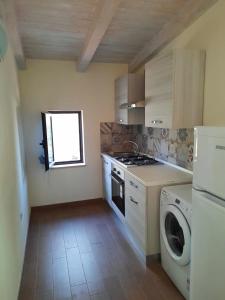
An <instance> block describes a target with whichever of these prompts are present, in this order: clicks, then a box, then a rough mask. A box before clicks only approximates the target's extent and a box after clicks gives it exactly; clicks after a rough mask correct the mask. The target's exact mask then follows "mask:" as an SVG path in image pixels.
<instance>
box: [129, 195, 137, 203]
mask: <svg viewBox="0 0 225 300" xmlns="http://www.w3.org/2000/svg"><path fill="white" fill-rule="evenodd" d="M130 201H131V202H133V203H134V204H136V205H138V202H137V201H135V200H134V198H133V197H131V196H130Z"/></svg>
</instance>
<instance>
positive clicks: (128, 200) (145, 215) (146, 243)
mask: <svg viewBox="0 0 225 300" xmlns="http://www.w3.org/2000/svg"><path fill="white" fill-rule="evenodd" d="M160 192H161V186H151V187H145V186H144V185H142V184H141V183H140V182H139V181H137V180H136V179H135V178H134V177H132V176H131V175H130V174H125V195H126V196H125V212H126V215H125V224H126V227H127V231H128V234H129V237H130V240H131V241H132V243H133V244H134V246H135V247H136V249H137V250H138V252H139V253H140V254H141V255H142V256H143V257H144V259H145V260H146V262H148V261H149V260H151V259H156V258H158V257H159V253H160V243H159V236H160V235H159V198H160Z"/></svg>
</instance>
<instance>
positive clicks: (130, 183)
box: [125, 174, 146, 195]
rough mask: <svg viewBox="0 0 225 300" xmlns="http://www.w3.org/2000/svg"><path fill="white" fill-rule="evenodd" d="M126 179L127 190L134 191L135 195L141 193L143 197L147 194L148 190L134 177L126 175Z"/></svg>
mask: <svg viewBox="0 0 225 300" xmlns="http://www.w3.org/2000/svg"><path fill="white" fill-rule="evenodd" d="M125 179H126V188H128V189H129V190H131V191H133V192H134V193H140V194H142V195H144V194H145V192H146V189H145V186H144V185H143V184H141V183H140V182H139V181H138V180H136V179H135V178H134V177H133V176H131V175H129V174H125Z"/></svg>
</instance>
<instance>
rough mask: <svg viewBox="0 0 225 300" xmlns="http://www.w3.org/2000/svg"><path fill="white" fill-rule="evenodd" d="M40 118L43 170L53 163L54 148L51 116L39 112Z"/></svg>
mask: <svg viewBox="0 0 225 300" xmlns="http://www.w3.org/2000/svg"><path fill="white" fill-rule="evenodd" d="M41 119H42V131H43V141H42V145H43V148H44V156H45V170H46V171H48V170H49V168H50V167H51V166H52V165H53V164H54V148H53V136H52V117H51V114H50V113H41Z"/></svg>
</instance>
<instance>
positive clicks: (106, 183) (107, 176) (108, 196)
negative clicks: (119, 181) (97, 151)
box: [102, 158, 112, 205]
mask: <svg viewBox="0 0 225 300" xmlns="http://www.w3.org/2000/svg"><path fill="white" fill-rule="evenodd" d="M102 162H103V191H104V198H105V200H106V201H107V202H108V203H109V205H111V201H112V187H111V161H110V160H109V159H107V158H103V161H102Z"/></svg>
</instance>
